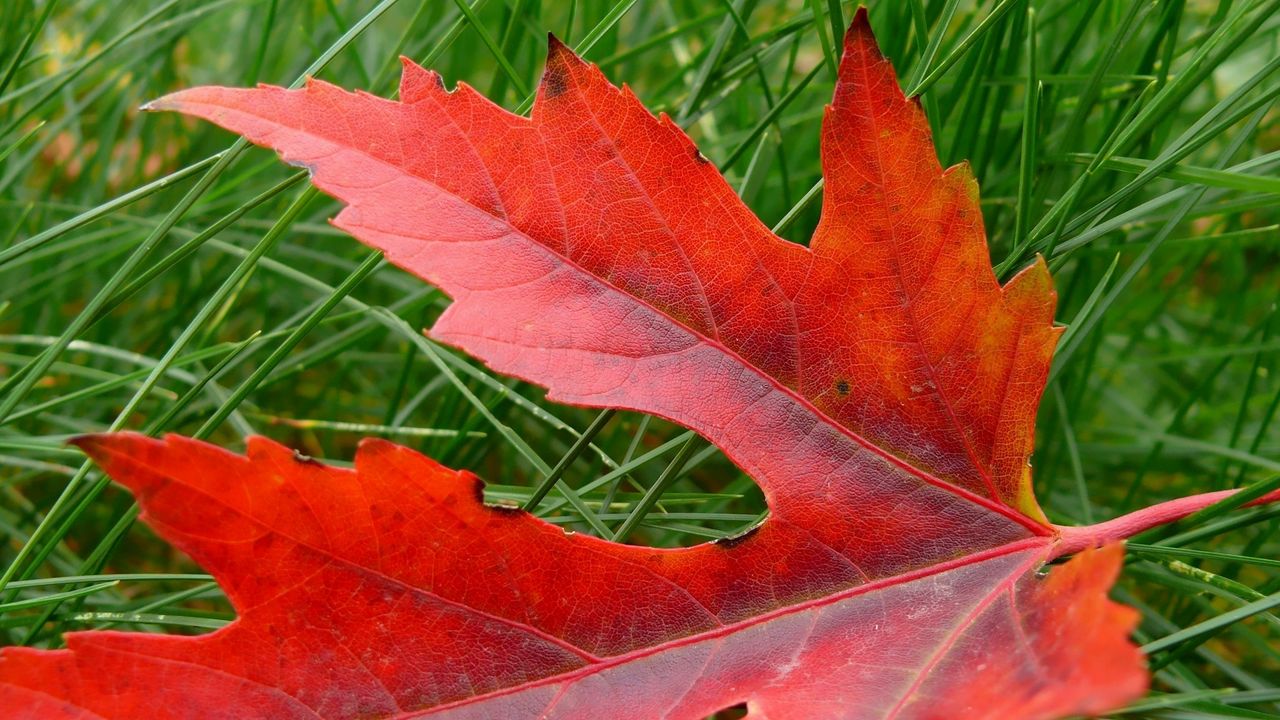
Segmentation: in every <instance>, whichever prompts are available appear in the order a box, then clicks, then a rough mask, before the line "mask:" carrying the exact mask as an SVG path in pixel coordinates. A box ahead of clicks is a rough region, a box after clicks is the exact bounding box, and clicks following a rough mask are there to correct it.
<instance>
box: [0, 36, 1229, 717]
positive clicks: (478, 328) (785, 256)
mask: <svg viewBox="0 0 1280 720" xmlns="http://www.w3.org/2000/svg"><path fill="white" fill-rule="evenodd" d="M152 107H153V108H155V109H165V110H178V111H181V112H184V113H188V114H191V115H196V116H200V117H204V118H207V119H209V120H212V121H213V122H216V123H218V124H220V125H223V126H224V127H227V128H229V129H231V130H234V131H235V132H238V133H240V134H242V135H244V136H245V137H247V138H248V139H250V140H252V141H253V142H256V143H259V144H262V145H267V146H270V147H272V148H275V149H276V150H278V151H280V152H281V153H282V154H283V156H284V157H285V159H286V160H288V161H290V162H294V163H298V164H302V165H305V166H307V167H309V168H310V169H311V170H312V175H313V181H314V182H315V184H316V185H317V186H318V187H320V188H321V189H323V190H324V191H326V192H328V193H329V194H331V195H333V196H335V197H337V198H339V199H341V200H342V201H343V202H345V203H346V204H347V207H346V208H345V209H344V210H343V211H342V212H341V213H340V214H339V215H338V216H337V218H336V219H335V220H334V223H335V224H336V225H337V226H338V227H341V228H343V229H345V230H347V231H348V232H350V233H351V234H352V235H354V236H356V237H357V238H358V239H360V240H361V241H362V242H365V243H367V244H369V245H371V246H373V247H376V248H378V249H380V250H382V251H383V252H384V253H385V254H386V256H387V257H388V258H389V259H390V260H391V261H392V262H393V263H395V264H397V265H399V266H401V267H403V268H405V269H407V270H409V271H410V272H412V273H414V274H416V275H418V276H420V277H422V278H424V279H426V280H428V281H430V282H431V283H433V284H435V285H437V286H439V287H441V288H442V289H443V290H445V291H446V292H447V293H448V294H449V295H451V296H452V297H453V298H454V303H453V305H452V306H450V308H449V309H448V311H447V312H445V314H444V315H443V316H442V317H441V318H440V319H439V321H438V322H437V323H436V324H435V326H434V328H433V329H432V330H431V334H432V336H433V337H435V338H437V339H439V340H442V341H444V342H447V343H450V344H453V345H456V346H458V347H461V348H463V349H465V350H467V351H468V352H470V353H472V354H473V355H476V356H477V357H479V358H481V359H483V360H484V361H485V362H486V363H488V364H489V365H490V366H491V367H493V368H495V369H496V370H498V371H501V372H504V373H507V374H511V375H515V376H518V377H521V378H524V379H526V380H529V381H531V382H535V383H538V384H540V385H543V386H545V387H546V388H547V389H548V391H549V393H548V396H549V397H550V398H551V399H553V400H559V401H562V402H568V403H574V404H579V405H590V406H599V407H616V408H626V409H630V410H637V411H642V412H647V413H653V414H656V415H660V416H663V417H665V418H668V419H670V420H673V421H675V422H678V423H681V424H683V425H686V426H688V427H690V428H693V429H695V430H697V431H698V432H700V433H701V434H703V435H704V436H706V437H707V438H709V439H711V440H712V441H713V442H715V443H716V444H717V445H718V446H719V447H720V448H722V449H723V450H724V452H725V453H726V454H727V455H728V456H729V457H730V458H731V459H732V460H733V461H734V462H736V463H737V464H738V465H739V466H741V467H742V468H743V469H744V470H745V471H747V472H748V473H749V474H750V475H751V476H752V477H753V478H754V479H755V480H756V481H757V482H758V483H759V484H760V486H761V487H762V488H763V490H764V492H765V495H766V497H767V499H768V503H769V508H770V516H769V518H768V519H767V520H766V521H765V522H764V523H762V524H761V525H760V526H759V528H757V529H756V530H755V531H754V532H752V533H751V534H749V535H747V536H744V537H742V538H739V539H735V540H733V541H730V542H722V543H713V544H707V545H702V546H698V547H693V548H685V549H676V550H656V549H649V548H640V547H632V546H626V545H620V544H615V543H610V542H606V541H604V540H600V539H597V538H592V537H587V536H583V535H569V534H565V533H564V532H562V531H561V530H560V529H559V528H557V527H554V526H552V525H549V524H547V523H544V522H542V521H540V520H538V519H536V518H534V517H532V516H530V515H528V514H526V513H523V512H518V511H510V510H504V509H499V508H493V507H488V506H486V505H484V504H483V501H482V494H481V491H480V488H481V483H480V481H479V480H478V479H477V478H475V477H474V476H472V475H470V474H469V473H465V472H455V471H452V470H449V469H446V468H444V467H442V466H440V465H438V464H436V463H435V462H433V461H431V460H429V459H427V458H425V457H423V456H421V455H418V454H416V453H414V452H412V451H410V450H408V449H405V448H402V447H398V446H395V445H392V444H389V443H386V442H381V441H366V442H365V443H364V444H363V445H362V446H361V450H360V452H359V454H358V455H357V458H356V469H355V470H354V471H352V470H341V469H335V468H329V467H325V466H322V465H319V464H315V463H310V462H301V461H299V460H297V459H296V458H295V457H294V455H293V454H292V453H290V452H289V451H288V450H286V449H284V448H283V447H281V446H279V445H276V444H275V443H272V442H270V441H268V440H264V439H261V438H255V439H252V440H251V441H250V443H249V451H248V456H247V457H241V456H237V455H233V454H230V453H227V452H225V451H222V450H219V449H216V448H213V447H211V446H208V445H205V444H203V443H198V442H195V441H191V440H186V439H182V438H177V437H169V438H167V439H166V440H164V441H158V440H152V439H148V438H144V437H142V436H138V435H130V434H119V435H107V436H94V437H90V438H86V439H83V440H81V441H79V444H80V446H81V447H82V448H84V450H85V451H86V452H88V453H89V454H90V455H91V456H92V457H94V458H95V459H96V460H97V461H98V463H99V464H100V465H101V466H102V467H103V468H104V470H105V471H106V472H107V473H108V474H110V475H111V476H112V477H113V478H115V479H116V480H118V481H119V482H121V483H122V484H124V485H126V486H127V487H129V488H130V489H131V490H133V491H134V493H135V494H136V495H137V497H138V501H139V503H140V504H141V506H142V508H143V511H144V515H143V517H144V518H145V519H146V520H147V521H148V523H149V524H150V525H152V526H153V527H154V528H155V529H156V531H157V532H159V533H160V534H161V535H162V536H164V537H166V538H167V539H169V540H170V541H171V542H173V543H174V544H175V545H176V546H178V547H179V548H181V549H183V550H184V551H186V552H187V553H189V554H190V555H191V556H192V557H193V558H194V559H195V560H197V561H198V562H199V563H200V564H201V565H202V566H204V567H205V568H207V569H208V570H209V571H210V572H212V573H213V574H214V576H215V577H216V578H217V579H218V581H219V582H220V583H221V585H222V586H223V588H225V590H226V592H227V594H228V596H229V597H230V599H231V601H232V602H233V604H234V605H235V607H236V609H237V611H238V614H239V618H238V619H237V620H236V621H235V622H233V623H231V624H230V625H229V626H227V627H226V628H224V629H222V630H219V631H217V632H214V633H211V634H209V635H205V636H201V637H171V636H159V635H149V634H138V633H122V632H86V633H72V634H69V635H68V636H67V649H65V650H57V651H40V650H32V649H25V648H9V649H6V650H4V651H3V654H2V655H0V707H6V708H18V711H17V712H18V715H17V716H18V717H24V718H25V717H30V718H136V717H160V718H167V717H236V718H241V717H262V718H293V717H298V718H315V717H322V718H393V717H394V718H408V717H425V716H433V715H440V716H444V717H448V718H450V719H451V720H453V719H459V718H500V719H503V720H505V719H508V718H511V719H516V720H519V719H521V718H542V717H547V718H603V717H629V718H640V719H648V718H691V719H692V718H701V717H704V716H706V715H708V714H710V713H714V712H716V711H718V710H720V709H722V708H725V707H729V706H733V705H735V704H739V703H746V704H747V707H748V708H749V712H750V715H749V717H751V718H753V719H757V720H765V719H768V720H792V719H797V720H798V719H801V718H803V719H805V720H808V719H810V718H889V719H891V720H907V719H909V718H948V719H955V720H968V719H971V718H993V719H995V718H1001V719H1004V718H1019V719H1031V720H1034V719H1036V718H1057V717H1062V716H1064V715H1068V714H1076V713H1097V712H1102V711H1105V710H1107V709H1110V708H1114V707H1117V706H1118V705H1121V704H1123V703H1124V702H1126V701H1128V700H1131V699H1133V698H1135V697H1138V696H1140V695H1141V694H1142V693H1143V692H1144V690H1145V688H1146V686H1147V675H1146V671H1145V670H1144V668H1143V663H1142V658H1141V655H1140V654H1139V653H1138V651H1137V649H1136V648H1135V647H1133V646H1132V645H1131V644H1130V643H1129V641H1128V639H1127V634H1128V632H1129V630H1130V629H1131V628H1132V627H1133V624H1134V623H1135V621H1136V613H1134V612H1133V611H1131V610H1129V609H1126V608H1124V607H1122V606H1119V605H1116V604H1115V603H1112V602H1111V601H1110V600H1108V599H1107V597H1106V592H1107V590H1108V589H1109V587H1110V585H1111V583H1112V582H1113V581H1114V578H1115V576H1116V574H1117V573H1118V571H1119V564H1120V557H1121V556H1120V550H1119V547H1118V546H1115V545H1113V546H1110V547H1107V548H1105V549H1102V550H1086V548H1089V547H1092V546H1094V545H1099V544H1102V543H1104V542H1107V541H1111V540H1116V539H1120V538H1123V537H1126V536H1128V535H1130V534H1132V533H1133V532H1136V531H1137V530H1140V529H1143V528H1145V527H1149V526H1151V525H1153V524H1156V523H1159V522H1165V521H1168V520H1170V519H1174V518H1177V517H1181V516H1182V515H1185V514H1187V513H1188V512H1189V511H1191V510H1193V509H1195V508H1198V507H1202V506H1203V505H1205V504H1207V503H1208V502H1211V501H1213V500H1216V499H1218V498H1220V497H1222V496H1223V495H1222V494H1210V495H1205V496H1197V497H1195V498H1187V499H1184V500H1179V501H1173V502H1171V503H1167V504H1165V505H1160V506H1155V507H1153V508H1149V509H1147V510H1144V511H1140V512H1139V513H1135V514H1134V515H1132V516H1127V517H1125V518H1121V519H1119V520H1115V521H1111V522H1109V523H1104V524H1102V525H1099V526H1094V527H1091V528H1061V527H1057V526H1053V525H1050V524H1049V523H1048V522H1047V521H1046V520H1045V518H1044V515H1043V513H1042V512H1041V511H1040V509H1039V507H1038V506H1037V504H1036V502H1035V499H1034V497H1033V494H1032V491H1031V482H1030V471H1029V467H1028V458H1029V456H1030V453H1031V450H1032V439H1033V427H1034V419H1035V411H1036V406H1037V404H1038V402H1039V398H1040V395H1041V393H1042V390H1043V387H1044V383H1045V378H1046V375H1047V371H1048V368H1049V362H1050V359H1051V356H1052V352H1053V347H1054V343H1055V341H1056V339H1057V336H1058V331H1057V329H1055V328H1054V327H1053V325H1052V317H1053V309H1054V294H1053V291H1052V288H1051V284H1050V279H1049V275H1048V272H1047V270H1046V268H1045V266H1044V263H1043V262H1039V261H1038V262H1037V263H1035V264H1034V265H1032V266H1031V267H1029V268H1027V269H1026V270H1024V271H1023V272H1022V273H1021V274H1019V275H1018V276H1017V277H1015V278H1014V279H1013V280H1012V281H1011V282H1010V283H1008V284H1007V285H1005V286H1004V287H1001V286H1000V285H999V284H998V282H997V280H996V278H995V276H994V274H993V272H992V270H991V266H990V261H989V258H988V255H987V248H986V241H985V235H984V231H983V227H982V216H981V213H980V212H979V207H978V202H977V186H976V183H975V181H974V179H973V176H972V174H971V173H970V171H969V169H968V168H967V167H966V166H963V165H962V166H959V167H955V168H951V169H949V170H946V171H943V169H942V168H941V167H940V166H939V164H938V162H937V159H936V156H935V154H934V149H933V144H932V140H931V138H930V133H929V128H928V124H927V123H926V121H925V118H924V115H923V113H922V112H921V110H920V108H919V106H918V105H917V104H916V103H915V102H913V101H910V100H907V99H906V98H904V97H903V94H902V92H901V91H900V89H899V87H898V83H897V80H896V77H895V76H894V73H893V70H892V68H891V67H890V66H889V64H888V62H887V61H885V59H884V58H883V57H882V56H881V55H880V53H879V51H878V49H877V48H876V45H875V40H874V38H873V37H872V34H871V31H870V28H869V26H868V24H867V20H866V14H865V12H864V11H860V12H859V13H858V15H857V17H856V18H855V20H854V23H853V26H852V27H851V29H850V31H849V33H848V35H847V36H846V39H845V48H844V59H843V61H842V63H841V67H840V74H839V82H838V84H837V87H836V94H835V99H834V102H833V103H832V105H831V106H830V107H829V108H828V109H827V114H826V118H825V122H824V126H823V172H824V176H825V178H826V189H825V194H824V205H823V213H822V221H821V224H820V225H819V227H818V229H817V232H816V234H815V236H814V238H813V241H812V243H811V246H810V247H809V248H805V247H801V246H799V245H795V244H792V243H788V242H786V241H784V240H782V239H780V238H778V237H776V236H774V235H773V234H772V233H771V232H770V231H769V230H768V229H767V228H766V227H765V226H764V225H762V224H761V223H760V221H759V220H758V219H757V218H756V217H755V216H753V215H752V214H751V212H750V211H749V210H748V209H747V208H746V207H745V206H744V205H743V203H742V202H741V201H740V200H739V199H738V197H737V196H736V195H735V194H734V193H733V191H732V190H731V188H730V187H729V186H728V185H727V184H726V183H725V181H724V179H723V178H722V177H721V176H720V174H719V172H718V171H717V170H716V169H715V168H714V167H713V166H712V165H711V164H710V163H709V162H708V161H707V160H706V159H705V158H704V157H703V156H702V155H701V154H700V153H699V152H698V151H697V149H696V148H695V147H694V145H693V144H692V143H691V142H690V140H689V139H688V138H687V137H686V136H685V135H684V133H683V132H682V131H681V130H680V129H679V128H677V127H676V126H675V125H674V124H673V123H671V122H670V120H668V119H667V118H666V117H665V116H663V117H659V118H654V117H653V116H652V115H650V114H649V113H648V111H647V110H645V108H644V107H643V106H642V105H641V103H640V102H639V101H638V100H637V99H636V98H635V97H634V96H633V95H632V94H631V92H630V91H629V90H627V89H626V88H625V87H624V88H623V89H621V90H619V89H618V88H616V87H614V86H613V85H611V84H609V82H608V81H607V80H605V78H604V77H603V75H602V74H601V73H600V72H599V71H598V70H597V69H596V68H594V67H592V66H589V65H587V64H585V63H583V62H582V61H581V60H580V59H578V58H577V57H576V56H575V55H574V54H573V53H572V52H571V51H569V50H568V49H567V48H565V47H564V46H562V45H560V44H559V43H557V42H556V41H554V39H553V40H552V42H551V49H550V52H549V56H548V60H547V68H546V72H545V75H544V78H543V82H542V86H541V88H540V90H539V95H538V101H537V103H536V104H535V106H534V109H533V113H532V117H531V118H525V117H520V116H516V115H512V114H510V113H508V112H506V111H504V110H502V109H501V108H499V107H497V106H496V105H494V104H492V103H491V102H489V101H488V100H486V99H485V98H483V97H482V96H480V95H479V94H478V93H476V92H475V91H473V90H472V89H471V88H469V87H467V86H465V85H460V86H459V88H458V89H457V90H456V91H453V92H449V91H446V90H445V89H444V86H443V84H442V83H441V81H440V78H439V76H437V75H436V74H435V73H432V72H428V71H425V70H423V69H421V68H419V67H417V66H415V65H413V64H411V63H406V64H405V72H404V78H403V80H402V85H401V89H400V101H399V102H391V101H387V100H383V99H379V98H376V97H373V96H370V95H365V94H351V93H347V92H345V91H343V90H340V89H338V88H336V87H333V86H331V85H327V84H324V83H320V82H313V83H310V84H309V85H308V86H307V88H306V89H305V90H299V91H290V90H283V89H280V88H272V87H262V88H258V89H253V90H237V89H226V88H197V89H194V90H188V91H184V92H180V93H177V94H175V95H171V96H169V97H166V98H164V99H162V100H160V101H158V102H156V103H154V104H153V106H152ZM1081 550H1086V551H1085V552H1082V553H1081V554H1080V555H1079V556H1077V557H1076V558H1074V559H1072V560H1071V561H1070V562H1068V563H1066V564H1065V565H1063V566H1061V567H1059V568H1057V569H1055V570H1054V571H1053V572H1051V573H1050V574H1049V576H1048V578H1047V579H1043V578H1042V577H1040V576H1039V575H1038V573H1037V570H1038V569H1039V568H1041V566H1043V565H1044V563H1046V562H1047V561H1049V560H1051V559H1054V558H1056V557H1060V556H1063V555H1066V554H1069V553H1073V552H1077V551H1081Z"/></svg>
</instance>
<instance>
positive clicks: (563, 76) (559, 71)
mask: <svg viewBox="0 0 1280 720" xmlns="http://www.w3.org/2000/svg"><path fill="white" fill-rule="evenodd" d="M542 86H543V87H544V88H545V89H546V90H545V92H546V95H545V97H546V98H547V99H548V100H551V99H553V98H557V97H560V96H561V95H563V94H564V93H565V91H566V90H568V89H569V68H567V67H566V66H565V64H564V61H563V60H561V59H559V58H557V57H555V56H552V57H551V58H550V59H548V61H547V69H546V70H545V71H543V73H542Z"/></svg>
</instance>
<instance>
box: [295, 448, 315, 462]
mask: <svg viewBox="0 0 1280 720" xmlns="http://www.w3.org/2000/svg"><path fill="white" fill-rule="evenodd" d="M293 461H294V462H300V463H302V464H303V465H320V464H321V462H320V461H319V460H316V459H315V458H313V457H311V456H310V455H308V454H306V453H304V452H302V451H301V450H294V451H293Z"/></svg>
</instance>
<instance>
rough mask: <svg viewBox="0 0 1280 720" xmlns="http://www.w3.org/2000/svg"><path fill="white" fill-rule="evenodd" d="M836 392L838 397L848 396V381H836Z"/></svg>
mask: <svg viewBox="0 0 1280 720" xmlns="http://www.w3.org/2000/svg"><path fill="white" fill-rule="evenodd" d="M836 392H838V393H840V396H841V397H844V396H845V395H848V394H849V381H848V380H844V379H841V380H837V381H836Z"/></svg>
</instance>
